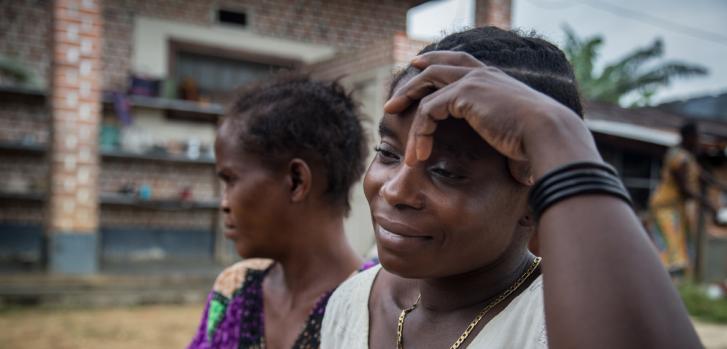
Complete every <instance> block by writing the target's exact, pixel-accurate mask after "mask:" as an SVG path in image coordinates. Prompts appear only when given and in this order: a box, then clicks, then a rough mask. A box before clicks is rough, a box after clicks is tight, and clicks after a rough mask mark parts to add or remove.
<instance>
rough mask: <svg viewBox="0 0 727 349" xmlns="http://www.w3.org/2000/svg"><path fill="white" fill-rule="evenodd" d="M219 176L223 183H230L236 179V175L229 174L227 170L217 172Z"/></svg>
mask: <svg viewBox="0 0 727 349" xmlns="http://www.w3.org/2000/svg"><path fill="white" fill-rule="evenodd" d="M217 178H219V179H220V180H221V181H222V183H224V184H226V185H228V184H230V183H231V182H232V181H233V180H234V177H233V176H231V175H230V174H228V173H227V172H219V173H217Z"/></svg>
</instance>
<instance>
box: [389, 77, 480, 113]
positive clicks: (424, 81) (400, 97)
mask: <svg viewBox="0 0 727 349" xmlns="http://www.w3.org/2000/svg"><path fill="white" fill-rule="evenodd" d="M471 70H472V68H469V67H457V66H449V65H432V66H429V67H427V68H426V69H424V71H422V72H421V73H419V74H418V75H416V76H414V77H412V78H411V79H410V80H409V81H408V82H407V83H406V84H405V85H404V86H402V87H401V88H399V89H397V90H396V92H394V94H393V95H392V96H391V98H389V100H388V101H387V102H386V104H384V112H386V113H390V114H397V113H401V112H403V111H404V110H406V108H408V107H409V106H410V105H412V104H413V103H416V101H418V100H420V99H422V98H423V97H424V96H426V95H428V94H430V93H432V92H433V91H435V90H438V89H441V88H442V87H444V86H447V85H449V84H451V83H453V82H455V81H457V80H459V79H461V78H462V77H463V76H465V75H467V73H469V72H470V71H471Z"/></svg>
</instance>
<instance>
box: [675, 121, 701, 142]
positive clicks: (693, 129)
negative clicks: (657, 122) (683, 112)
mask: <svg viewBox="0 0 727 349" xmlns="http://www.w3.org/2000/svg"><path fill="white" fill-rule="evenodd" d="M679 134H680V135H681V136H682V139H684V138H687V137H694V136H698V135H699V127H698V126H697V123H696V122H694V121H687V122H685V123H684V124H683V125H682V127H680V128H679Z"/></svg>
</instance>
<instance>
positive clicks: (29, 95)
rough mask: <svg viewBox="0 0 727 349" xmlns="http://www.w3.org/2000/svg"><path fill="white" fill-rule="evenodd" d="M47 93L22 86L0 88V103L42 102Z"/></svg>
mask: <svg viewBox="0 0 727 349" xmlns="http://www.w3.org/2000/svg"><path fill="white" fill-rule="evenodd" d="M47 96H48V93H47V92H46V91H45V90H43V89H39V88H32V87H22V86H8V85H5V86H0V101H10V100H18V99H24V100H27V101H42V100H45V98H46V97H47Z"/></svg>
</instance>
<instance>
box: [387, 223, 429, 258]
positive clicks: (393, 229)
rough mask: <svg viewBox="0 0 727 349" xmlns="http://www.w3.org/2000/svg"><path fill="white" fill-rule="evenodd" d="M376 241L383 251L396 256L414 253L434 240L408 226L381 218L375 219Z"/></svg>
mask: <svg viewBox="0 0 727 349" xmlns="http://www.w3.org/2000/svg"><path fill="white" fill-rule="evenodd" d="M375 223H376V226H375V227H376V241H377V243H378V244H379V246H380V247H382V248H383V250H384V251H390V252H393V253H396V254H399V253H403V254H409V253H415V252H417V251H419V250H420V249H421V248H423V247H424V246H426V245H429V244H430V243H431V242H432V241H433V240H434V239H433V237H432V236H431V235H427V234H425V233H424V232H422V231H421V230H419V229H416V228H414V227H412V226H410V225H408V224H404V223H401V222H396V221H392V220H389V219H386V218H383V217H377V218H375Z"/></svg>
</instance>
